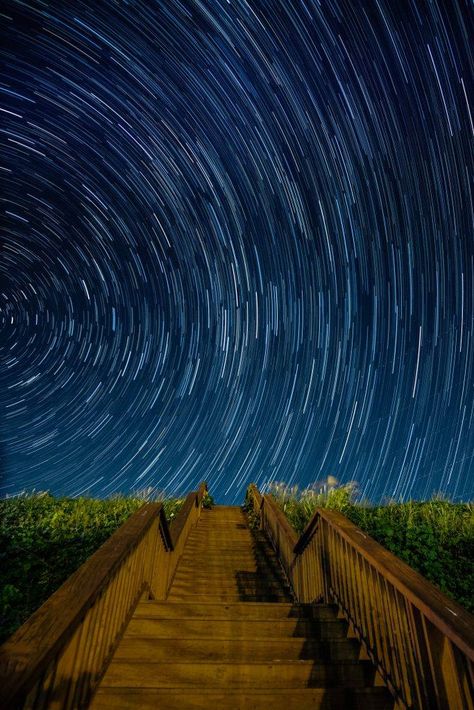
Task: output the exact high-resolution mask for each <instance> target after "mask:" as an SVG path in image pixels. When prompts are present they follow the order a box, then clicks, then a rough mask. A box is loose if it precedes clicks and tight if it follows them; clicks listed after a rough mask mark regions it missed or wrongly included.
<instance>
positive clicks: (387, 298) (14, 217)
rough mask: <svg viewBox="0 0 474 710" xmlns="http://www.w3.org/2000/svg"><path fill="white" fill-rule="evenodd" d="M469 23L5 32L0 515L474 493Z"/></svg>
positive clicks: (314, 16) (301, 19) (233, 23)
mask: <svg viewBox="0 0 474 710" xmlns="http://www.w3.org/2000/svg"><path fill="white" fill-rule="evenodd" d="M473 19H474V18H473V11H472V4H471V3H470V2H469V1H468V0H465V1H464V2H457V0H453V2H436V1H433V2H425V1H422V0H416V1H415V0H412V1H411V2H408V1H407V0H403V1H402V2H401V3H398V2H397V3H393V2H388V0H374V1H373V2H372V1H371V2H365V0H361V1H360V2H352V0H350V1H349V0H341V1H340V2H339V1H338V2H335V1H333V0H328V1H327V2H326V1H325V0H321V1H320V2H316V0H315V1H314V2H313V1H312V0H301V1H298V2H297V1H296V0H272V1H268V2H263V1H262V0H256V1H255V2H254V1H252V2H247V1H246V0H236V1H235V2H234V1H232V2H230V1H229V2H227V1H224V0H202V1H199V0H182V1H178V0H163V1H158V0H136V1H134V0H130V1H129V2H127V0H120V1H119V0H107V1H101V0H100V1H99V2H90V1H88V2H80V1H75V2H61V1H60V0H58V1H57V2H56V1H54V2H40V1H39V0H37V1H32V2H16V1H14V0H9V1H7V3H6V4H3V8H2V10H1V15H0V26H1V43H0V53H1V60H2V71H1V74H0V107H1V110H0V119H1V121H0V140H1V155H0V176H1V180H2V186H1V192H0V200H1V201H0V212H1V221H2V245H1V258H0V261H1V264H0V278H1V282H0V319H1V341H0V353H1V372H0V386H1V389H0V428H1V434H2V436H1V451H0V454H1V461H2V464H1V471H0V493H2V494H3V495H5V494H12V493H15V492H18V491H21V490H24V489H27V490H31V489H33V488H35V489H36V490H50V491H52V492H54V493H57V494H68V495H79V494H81V493H85V494H89V495H97V496H104V495H110V494H113V493H115V492H128V491H131V490H139V489H146V488H148V487H150V486H152V487H154V488H156V489H161V490H165V491H166V492H167V493H169V494H175V493H183V492H186V491H188V490H190V489H192V488H193V487H195V486H196V484H197V483H198V482H199V481H201V480H203V479H205V480H207V481H208V483H209V486H210V490H211V491H212V493H213V494H214V496H215V497H216V498H217V499H218V500H220V501H227V502H228V503H232V502H240V501H241V500H242V499H243V494H244V490H245V487H246V486H247V485H248V484H249V483H250V482H252V481H253V482H256V483H257V484H259V485H263V484H265V483H266V482H269V481H272V480H277V481H286V482H288V483H290V484H294V483H298V484H299V485H300V486H306V485H308V484H310V483H312V482H314V481H316V480H319V479H321V478H324V477H326V476H328V475H333V476H335V477H336V478H337V479H338V480H339V481H342V482H345V481H349V480H356V481H358V483H359V486H360V489H361V491H362V493H363V494H364V495H365V496H367V497H369V498H370V499H371V500H373V501H376V500H381V499H383V498H384V497H395V498H402V499H407V498H410V497H414V498H420V497H426V496H431V495H432V494H433V493H435V492H443V493H444V494H446V495H449V496H450V497H452V498H455V499H469V498H472V497H473V494H474V475H473V468H474V422H473V417H474V398H473V387H474V377H473V374H474V361H473V347H474V336H473V325H474V231H473V216H474V210H473V194H472V177H473V174H474V171H473V165H474V160H473V147H474V141H473V137H474V125H473V114H474V107H473V106H472V96H473V76H474V72H473V66H472V59H473V55H472V53H471V50H470V46H472V39H473V37H474V32H473V29H474V22H473Z"/></svg>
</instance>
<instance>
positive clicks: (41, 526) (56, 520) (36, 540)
mask: <svg viewBox="0 0 474 710" xmlns="http://www.w3.org/2000/svg"><path fill="white" fill-rule="evenodd" d="M149 498H150V496H145V495H143V494H136V495H135V496H134V497H128V496H115V497H113V498H109V499H106V500H97V499H93V498H55V497H54V496H52V495H49V494H47V493H40V494H35V495H21V496H15V497H13V498H6V499H3V500H0V643H1V642H2V641H3V640H5V638H7V637H8V636H9V635H10V634H12V633H13V631H15V629H16V628H18V627H19V626H20V625H21V624H22V623H23V622H24V621H25V620H26V619H27V618H28V617H29V616H30V615H31V614H32V613H33V611H35V609H37V608H38V607H39V606H40V605H41V604H42V603H43V602H44V601H45V600H46V599H47V598H48V597H49V596H50V595H51V594H52V593H53V592H54V591H55V590H56V589H57V588H58V587H59V586H60V585H61V584H62V583H63V582H64V581H65V580H66V579H67V578H68V577H69V575H71V574H72V573H73V572H74V571H75V570H76V569H77V568H78V567H79V566H80V565H81V564H82V563H83V562H85V560H86V559H87V558H88V557H90V555H91V554H92V553H93V552H95V550H97V548H98V547H100V545H102V543H104V542H105V540H107V538H108V537H110V535H112V533H113V532H115V530H117V528H118V527H120V525H122V523H124V522H125V520H126V519H127V518H128V517H129V516H130V515H131V514H132V513H134V512H135V511H136V510H137V509H138V508H140V506H142V505H143V503H144V502H146V500H148V499H149ZM182 502H183V501H182V500H179V499H165V500H163V506H164V510H165V515H166V517H167V518H168V520H172V519H173V518H174V517H175V515H176V514H177V512H178V510H179V508H180V507H181V505H182Z"/></svg>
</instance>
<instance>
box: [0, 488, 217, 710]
mask: <svg viewBox="0 0 474 710" xmlns="http://www.w3.org/2000/svg"><path fill="white" fill-rule="evenodd" d="M203 486H204V487H203ZM205 490H207V487H206V486H205V484H201V486H200V487H199V490H198V491H195V492H193V493H191V494H189V495H188V496H187V499H186V500H188V499H189V500H191V501H192V505H188V507H187V510H186V511H184V513H183V514H182V512H181V511H180V514H179V515H178V518H179V520H180V522H179V531H178V530H177V528H176V526H175V525H172V526H171V529H170V527H169V526H168V523H167V521H166V518H165V515H164V511H163V507H162V504H161V503H148V504H145V505H143V506H142V507H141V508H140V509H139V510H137V511H136V512H135V513H134V514H133V515H132V516H131V517H130V518H129V519H128V520H127V521H126V522H125V523H124V524H123V525H122V526H121V527H120V528H119V529H118V530H117V531H116V532H115V533H114V534H113V535H112V536H111V537H110V538H109V539H108V540H106V542H105V543H104V544H103V545H102V546H101V547H100V548H99V549H98V550H97V551H96V552H95V553H94V554H93V555H92V556H91V557H90V558H89V559H88V560H86V562H85V563H84V564H83V565H82V566H81V567H80V568H79V569H78V570H77V571H76V572H74V573H73V574H72V575H71V576H70V577H69V578H68V579H67V580H66V581H65V582H64V584H63V585H62V586H61V587H60V588H59V589H58V590H57V591H56V592H55V593H54V594H52V595H51V597H49V599H48V600H47V601H46V602H45V603H44V604H43V605H42V606H41V607H40V608H39V609H38V610H37V611H36V612H35V613H34V614H32V616H31V617H30V618H29V619H28V620H27V621H26V622H25V623H24V624H23V626H21V627H20V628H19V629H18V630H17V631H16V632H15V633H14V634H13V635H12V636H11V637H10V638H9V639H8V640H7V641H6V642H5V643H4V644H3V645H2V646H0V707H1V708H8V709H10V708H11V709H12V710H13V708H14V709H15V710H17V708H18V709H20V708H23V707H36V706H38V707H48V706H49V705H50V704H54V707H61V708H82V707H86V706H87V703H88V701H89V699H90V697H91V694H92V693H93V691H94V689H95V687H97V684H98V682H99V681H100V678H101V677H102V675H103V673H104V671H105V669H106V668H107V665H108V663H109V660H110V658H111V656H112V655H113V653H114V651H115V648H116V646H117V644H118V642H119V640H120V638H121V636H122V634H123V632H124V630H125V628H126V626H127V624H128V621H129V619H130V617H131V615H132V614H133V611H134V609H135V607H136V605H137V603H138V601H139V599H140V598H141V597H142V596H143V595H144V594H146V595H147V596H148V597H151V598H156V599H163V598H166V595H167V592H168V589H169V585H170V581H171V578H172V576H173V575H174V571H175V569H176V565H177V563H178V560H179V557H180V556H181V553H182V549H183V547H184V544H185V542H186V538H187V535H188V533H189V530H190V529H191V527H192V526H194V525H195V524H196V522H197V520H198V518H199V515H200V508H201V501H202V497H203V495H204V491H205Z"/></svg>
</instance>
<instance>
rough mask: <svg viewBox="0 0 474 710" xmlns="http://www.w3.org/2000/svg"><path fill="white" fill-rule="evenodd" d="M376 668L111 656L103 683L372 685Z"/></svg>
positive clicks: (359, 663)
mask: <svg viewBox="0 0 474 710" xmlns="http://www.w3.org/2000/svg"><path fill="white" fill-rule="evenodd" d="M374 675H375V670H374V667H373V666H372V664H371V663H369V662H368V661H338V662H337V663H332V662H330V661H319V660H318V661H313V660H311V661H300V660H298V661H286V660H285V661H277V660H272V661H271V662H268V661H267V662H266V661H252V662H248V661H247V662H241V661H229V662H227V663H225V662H224V663H222V662H219V663H213V662H210V663H208V662H206V661H196V662H182V661H174V662H173V661H171V662H168V663H160V662H158V663H153V662H150V661H142V660H140V661H137V662H133V661H119V660H115V659H114V660H113V661H112V663H111V664H110V666H109V668H108V669H107V671H106V673H105V675H104V678H103V680H102V686H104V687H107V686H113V687H122V688H134V687H136V688H140V687H141V688H176V687H189V686H198V687H202V686H204V687H211V686H213V687H225V688H229V689H231V688H232V686H236V685H238V687H239V688H245V687H247V688H248V687H255V686H257V687H258V688H270V689H274V688H292V687H294V686H295V685H296V686H297V687H298V686H299V687H307V688H321V687H324V688H325V687H334V686H338V685H343V686H344V687H346V688H363V687H366V686H368V685H371V684H372V683H373V680H374Z"/></svg>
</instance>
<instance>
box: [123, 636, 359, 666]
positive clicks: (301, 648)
mask: <svg viewBox="0 0 474 710" xmlns="http://www.w3.org/2000/svg"><path fill="white" fill-rule="evenodd" d="M359 654H360V645H359V643H358V642H357V641H356V640H355V639H326V640H325V641H316V640H315V639H309V638H291V637H290V638H284V637H279V638H260V639H258V638H239V637H232V638H227V639H226V638H217V639H216V638H207V637H206V638H201V637H194V638H161V639H156V638H150V637H148V636H137V637H135V638H130V637H127V638H124V639H122V641H121V642H120V644H119V646H118V648H117V650H116V652H115V656H114V660H120V661H125V660H132V661H141V660H143V661H172V660H175V659H179V660H184V659H186V661H231V660H238V661H248V660H252V661H268V662H271V661H274V660H280V661H283V660H286V661H291V660H305V659H306V660H308V659H315V658H319V659H320V660H325V661H340V660H352V661H356V660H358V658H359Z"/></svg>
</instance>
